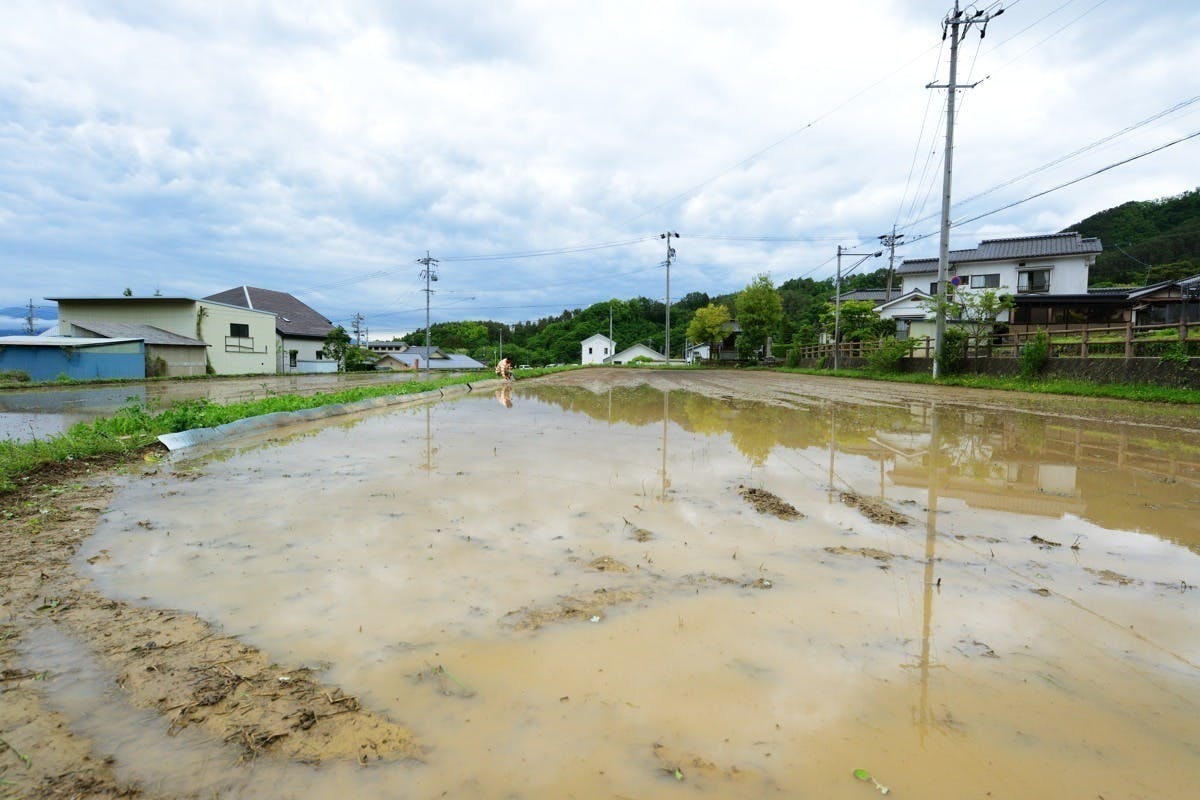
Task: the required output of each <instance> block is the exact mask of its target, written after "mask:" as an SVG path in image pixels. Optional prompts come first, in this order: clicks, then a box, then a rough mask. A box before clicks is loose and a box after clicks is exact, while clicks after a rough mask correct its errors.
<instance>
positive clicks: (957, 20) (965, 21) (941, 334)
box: [925, 0, 1004, 380]
mask: <svg viewBox="0 0 1200 800" xmlns="http://www.w3.org/2000/svg"><path fill="white" fill-rule="evenodd" d="M1003 13H1004V9H1003V8H1000V9H997V10H996V11H995V12H994V13H992V14H985V13H984V12H982V11H976V12H975V13H974V14H972V15H970V16H964V15H963V12H962V11H960V10H959V8H958V0H954V10H953V11H951V12H949V13H948V14H946V18H945V19H943V20H942V40H943V41H944V40H945V38H946V36H947V35H949V36H950V82H949V83H945V84H933V83H929V84H926V86H925V88H926V89H946V90H947V92H946V151H945V154H944V156H943V159H942V160H943V161H944V162H945V172H944V173H943V175H942V236H941V244H940V247H939V249H938V281H937V321H936V324H935V327H934V338H933V377H934V380H937V377H938V362H939V361H940V360H941V357H942V348H943V347H944V346H945V343H946V283H947V281H948V280H949V277H948V276H949V274H950V178H951V175H952V173H953V171H954V170H953V165H954V93H955V92H956V91H958V90H959V89H973V88H974V87H975V86H977V85H978V83H970V84H963V85H961V86H960V85H959V83H958V43H959V42H961V41H962V38H963V37H964V36H966V35H967V32H968V31H970V29H971V26H972V25H979V26H980V27H979V38H981V39H982V38H983V37H984V36H986V35H987V24H988V21H989V20H991V19H992V18H993V17H998V16H1000V15H1001V14H1003Z"/></svg>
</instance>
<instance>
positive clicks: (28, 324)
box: [25, 297, 33, 336]
mask: <svg viewBox="0 0 1200 800" xmlns="http://www.w3.org/2000/svg"><path fill="white" fill-rule="evenodd" d="M25 332H26V333H28V334H29V335H30V336H33V298H32V297H31V298H29V313H28V314H27V315H26V316H25Z"/></svg>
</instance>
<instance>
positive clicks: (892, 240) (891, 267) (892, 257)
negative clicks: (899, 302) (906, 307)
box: [879, 225, 904, 303]
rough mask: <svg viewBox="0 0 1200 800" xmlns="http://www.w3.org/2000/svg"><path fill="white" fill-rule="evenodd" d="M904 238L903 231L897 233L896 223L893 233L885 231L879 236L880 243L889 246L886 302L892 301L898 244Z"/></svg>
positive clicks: (893, 226)
mask: <svg viewBox="0 0 1200 800" xmlns="http://www.w3.org/2000/svg"><path fill="white" fill-rule="evenodd" d="M903 238H904V234H903V233H901V234H897V233H896V226H895V225H892V232H891V234H886V233H885V234H884V235H883V236H880V237H879V243H880V244H882V245H883V246H884V247H886V248H888V250H889V254H888V277H887V294H886V295H885V296H884V301H883V302H885V303H890V302H891V301H892V275H893V274H894V273H895V270H896V266H895V265H896V245H897V244H899V243H900V240H901V239H903Z"/></svg>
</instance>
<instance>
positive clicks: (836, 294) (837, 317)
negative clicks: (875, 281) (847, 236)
mask: <svg viewBox="0 0 1200 800" xmlns="http://www.w3.org/2000/svg"><path fill="white" fill-rule="evenodd" d="M881 255H883V251H882V250H879V251H878V252H875V253H848V252H846V251H845V250H843V249H842V246H841V245H840V244H839V245H838V249H837V281H836V282H835V284H834V287H833V368H834V370H835V371H836V370H837V368H838V366H839V363H840V362H839V361H838V354H839V353H840V351H841V349H842V342H841V339H842V256H862V258H860V259H859V260H858V261H855V262H854V266H852V267H850V269H848V270H846V274H847V275H849V274H850V273H851V272H853V271H854V270H855V269H857V268H858V265H859V264H861V263H863V262H864V261H866V260H867V259H868V258H879V257H880V256H881Z"/></svg>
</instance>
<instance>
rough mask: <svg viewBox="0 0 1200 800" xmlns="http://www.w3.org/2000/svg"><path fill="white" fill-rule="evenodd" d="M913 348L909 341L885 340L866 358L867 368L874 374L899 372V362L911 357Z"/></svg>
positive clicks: (914, 343) (912, 343) (914, 344)
mask: <svg viewBox="0 0 1200 800" xmlns="http://www.w3.org/2000/svg"><path fill="white" fill-rule="evenodd" d="M915 346H916V342H914V341H912V340H911V339H885V340H883V341H882V342H880V344H879V347H878V348H876V349H875V351H874V352H872V353H871V355H869V356H867V366H868V367H869V368H870V369H872V370H874V371H875V372H888V373H890V372H900V362H901V361H903V360H904V359H905V358H908V356H910V355H912V350H913V347H915Z"/></svg>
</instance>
